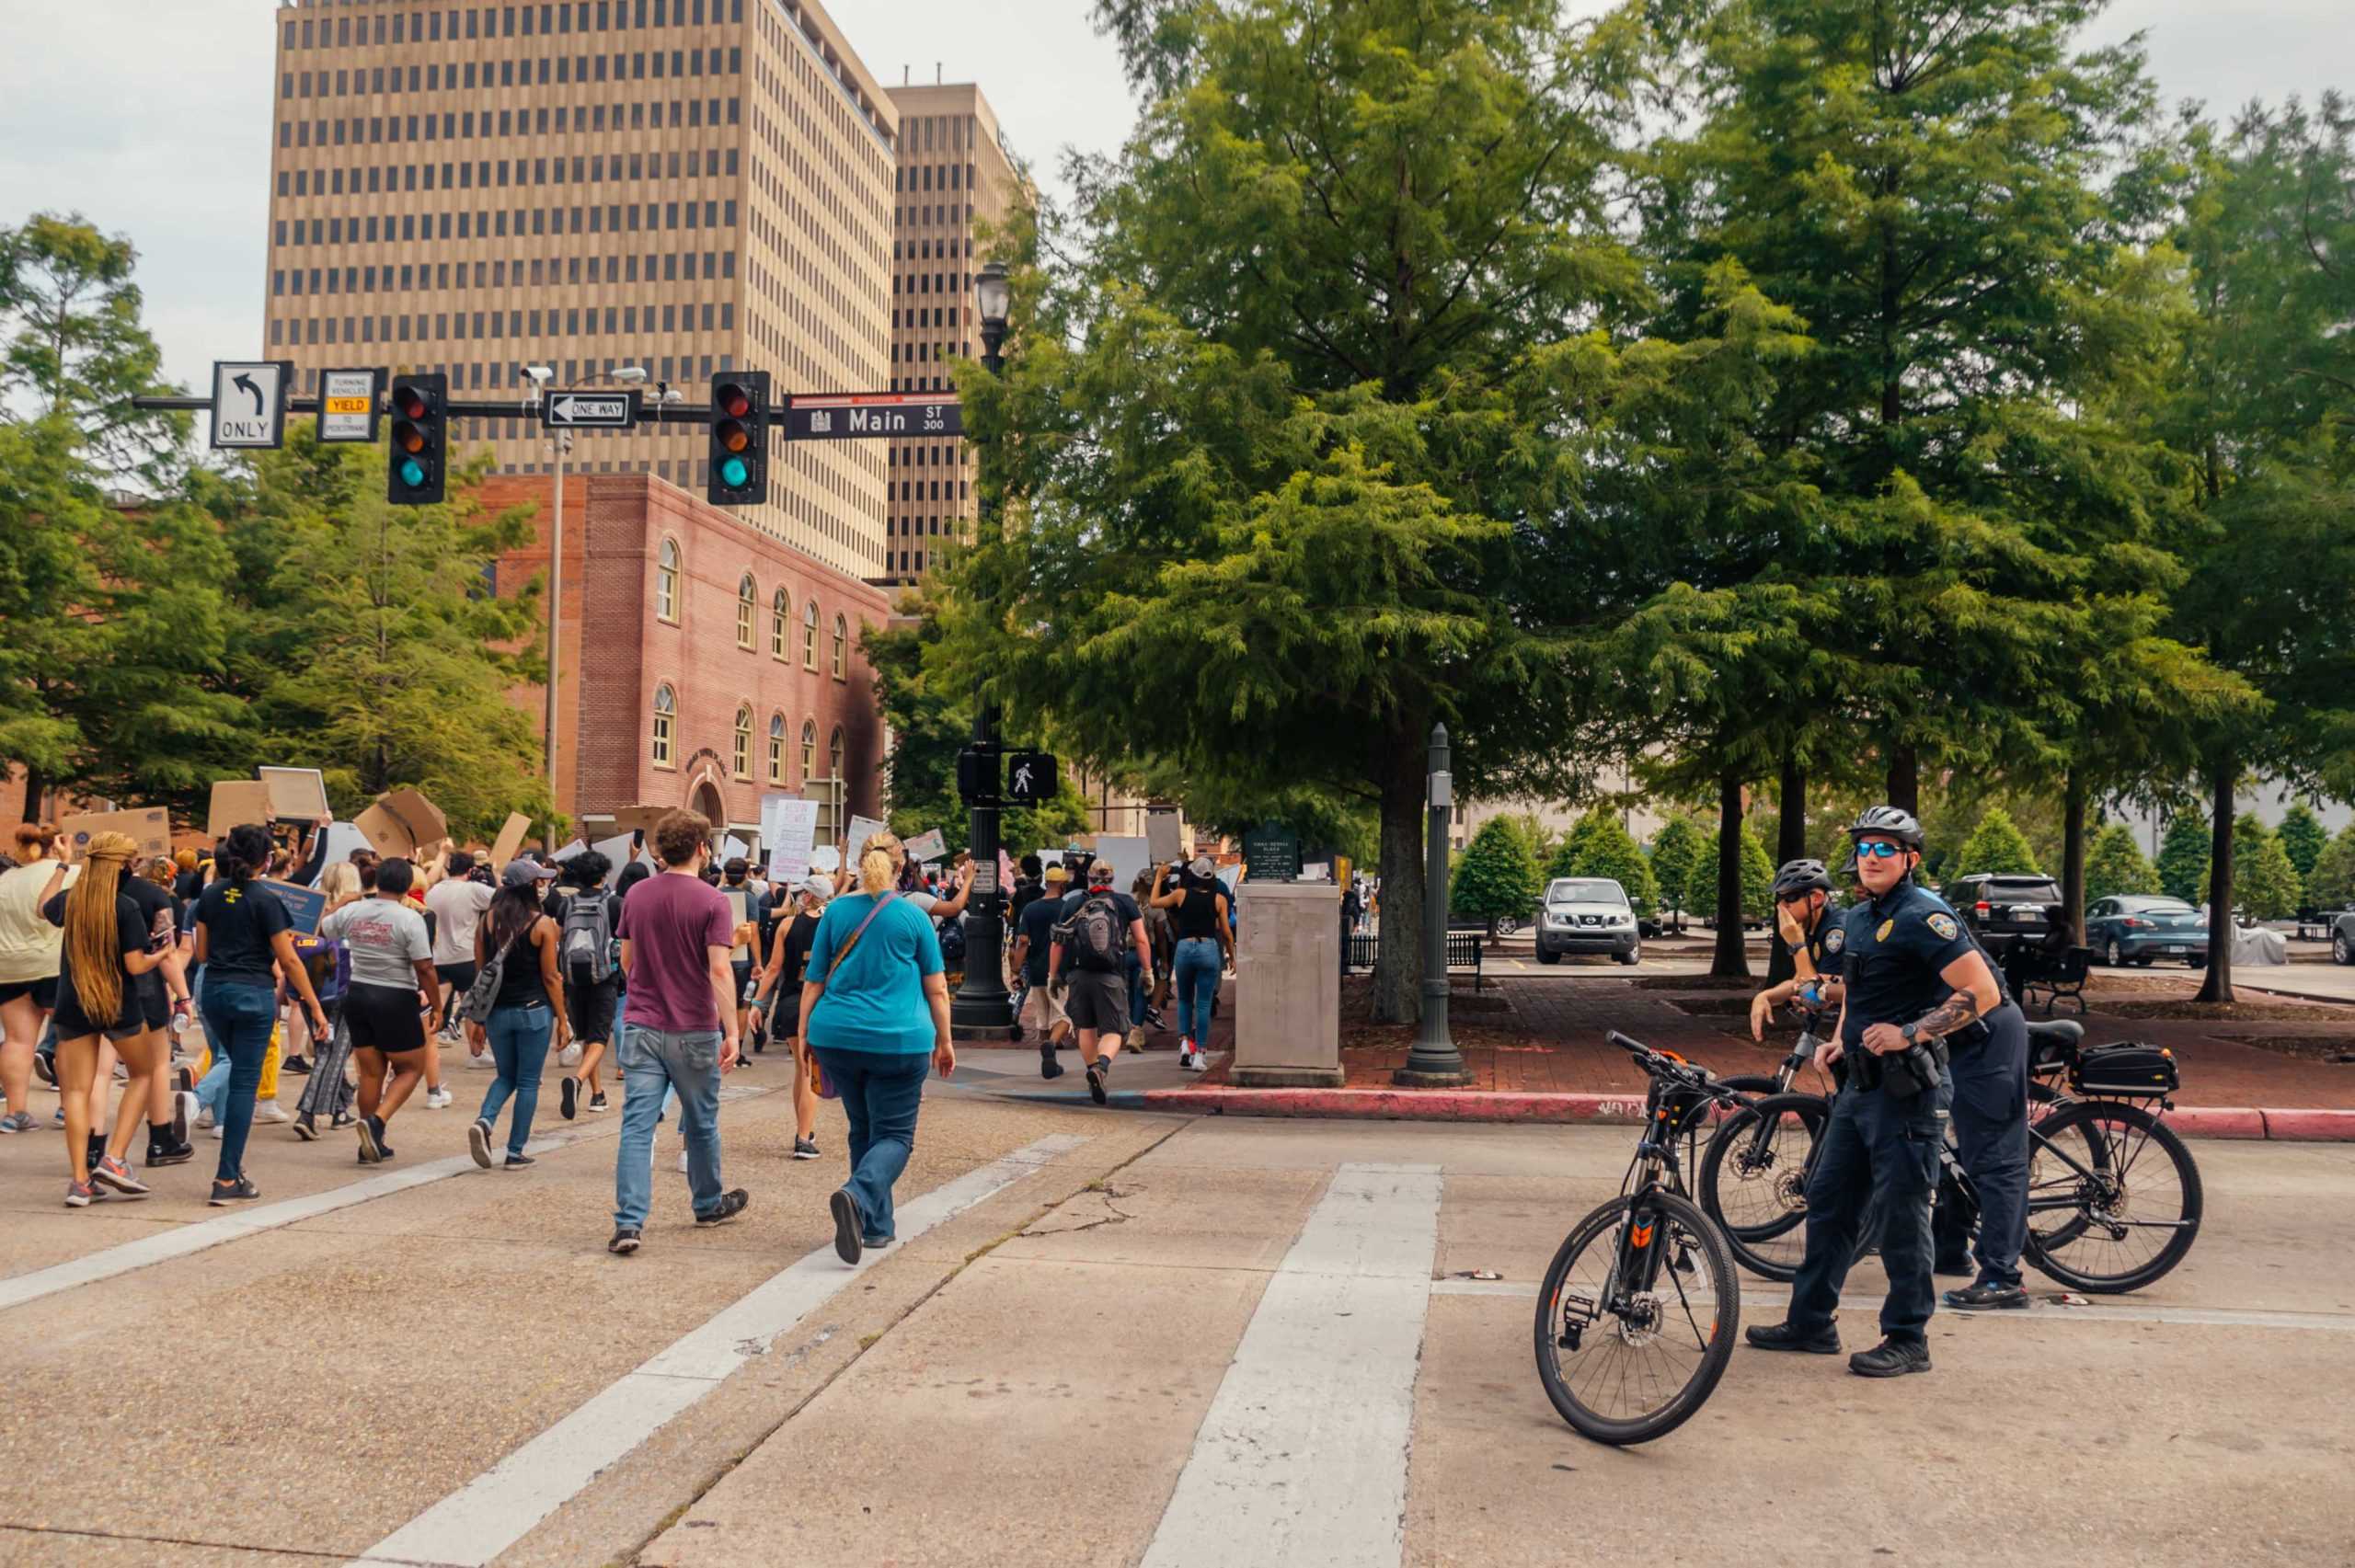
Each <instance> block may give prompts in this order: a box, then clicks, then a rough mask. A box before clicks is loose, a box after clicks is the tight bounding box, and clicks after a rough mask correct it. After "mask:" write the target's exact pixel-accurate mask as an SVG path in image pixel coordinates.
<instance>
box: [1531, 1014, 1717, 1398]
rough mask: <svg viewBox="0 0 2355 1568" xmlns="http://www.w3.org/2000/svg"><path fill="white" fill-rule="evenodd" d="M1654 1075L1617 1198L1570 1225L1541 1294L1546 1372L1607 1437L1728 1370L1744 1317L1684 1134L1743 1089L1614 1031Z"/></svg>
mask: <svg viewBox="0 0 2355 1568" xmlns="http://www.w3.org/2000/svg"><path fill="white" fill-rule="evenodd" d="M1609 1039H1610V1041H1611V1043H1612V1044H1613V1045H1614V1046H1617V1047H1620V1048H1621V1049H1622V1050H1625V1051H1626V1052H1628V1053H1629V1054H1630V1055H1632V1056H1633V1057H1634V1058H1635V1059H1636V1063H1637V1066H1639V1067H1641V1068H1642V1069H1643V1070H1644V1073H1645V1075H1646V1076H1647V1077H1648V1078H1649V1079H1650V1080H1651V1087H1650V1090H1649V1092H1648V1093H1647V1095H1646V1097H1645V1101H1644V1129H1643V1136H1642V1139H1641V1140H1640V1141H1639V1142H1638V1143H1637V1146H1636V1157H1635V1159H1634V1160H1633V1161H1632V1162H1630V1163H1629V1165H1628V1167H1627V1174H1626V1178H1625V1179H1624V1180H1623V1181H1622V1182H1621V1183H1620V1186H1619V1196H1617V1197H1615V1198H1613V1199H1612V1200H1611V1201H1610V1202H1608V1203H1606V1204H1604V1205H1603V1207H1600V1208H1597V1209H1596V1210H1595V1211H1594V1212H1593V1213H1591V1214H1590V1215H1588V1216H1587V1217H1586V1218H1585V1219H1581V1220H1580V1221H1579V1223H1578V1225H1577V1226H1576V1227H1575V1228H1574V1229H1572V1230H1571V1231H1570V1233H1569V1236H1568V1239H1566V1240H1565V1241H1564V1242H1562V1245H1561V1249H1560V1250H1559V1251H1558V1252H1557V1253H1555V1254H1554V1261H1553V1263H1552V1264H1551V1265H1549V1266H1548V1267H1547V1268H1546V1270H1545V1285H1544V1287H1543V1288H1541V1289H1540V1290H1539V1292H1538V1296H1537V1324H1536V1349H1537V1376H1538V1379H1539V1380H1540V1381H1542V1382H1543V1383H1544V1384H1545V1397H1546V1398H1547V1399H1549V1400H1552V1401H1553V1402H1554V1408H1555V1409H1556V1410H1557V1411H1558V1412H1560V1413H1561V1417H1562V1419H1563V1420H1564V1421H1567V1422H1568V1423H1569V1424H1570V1425H1571V1426H1572V1427H1573V1428H1575V1429H1576V1430H1577V1431H1578V1432H1580V1434H1581V1435H1583V1436H1588V1437H1591V1438H1593V1439H1594V1440H1595V1441H1596V1442H1598V1443H1612V1444H1627V1443H1646V1442H1649V1441H1650V1440H1651V1439H1653V1438H1655V1437H1659V1436H1664V1435H1666V1434H1667V1433H1669V1432H1671V1431H1674V1430H1675V1429H1676V1428H1677V1427H1678V1426H1680V1425H1683V1423H1684V1422H1685V1421H1686V1420H1688V1419H1689V1418H1690V1417H1691V1416H1692V1414H1693V1413H1694V1411H1696V1410H1698V1409H1700V1408H1701V1405H1702V1402H1704V1401H1706V1399H1707V1398H1708V1397H1709V1392H1710V1391H1711V1390H1713V1389H1715V1388H1716V1387H1717V1379H1719V1378H1721V1377H1723V1376H1724V1375H1725V1369H1726V1361H1727V1359H1728V1358H1729V1356H1732V1354H1733V1345H1734V1339H1735V1336H1736V1335H1737V1334H1738V1333H1740V1328H1741V1287H1740V1276H1739V1275H1737V1274H1736V1273H1735V1271H1734V1261H1733V1253H1732V1252H1731V1250H1730V1249H1729V1248H1728V1247H1727V1245H1726V1240H1725V1237H1724V1236H1723V1234H1721V1233H1720V1232H1719V1230H1718V1229H1717V1225H1716V1223H1715V1222H1713V1221H1712V1220H1711V1219H1709V1218H1708V1217H1707V1216H1706V1215H1705V1214H1703V1213H1702V1212H1701V1210H1700V1208H1699V1207H1698V1206H1696V1205H1695V1204H1694V1202H1693V1200H1692V1199H1691V1198H1690V1197H1688V1196H1686V1195H1685V1190H1684V1177H1683V1162H1681V1161H1680V1160H1679V1159H1678V1156H1677V1145H1678V1144H1679V1143H1680V1142H1689V1140H1690V1139H1691V1138H1692V1137H1693V1136H1694V1129H1696V1128H1697V1127H1699V1126H1701V1125H1702V1123H1704V1122H1706V1119H1707V1118H1708V1116H1709V1115H1710V1113H1711V1111H1712V1109H1713V1108H1714V1107H1716V1106H1718V1105H1739V1104H1746V1103H1747V1102H1746V1101H1745V1100H1744V1099H1743V1097H1742V1096H1741V1095H1740V1094H1739V1093H1736V1092H1735V1091H1733V1090H1730V1089H1729V1088H1727V1087H1726V1086H1725V1085H1724V1084H1722V1083H1720V1082H1717V1081H1716V1080H1715V1079H1712V1078H1711V1077H1710V1076H1709V1074H1708V1073H1707V1072H1706V1070H1703V1069H1701V1068H1697V1067H1694V1066H1693V1065H1692V1064H1691V1063H1689V1062H1687V1061H1685V1060H1684V1059H1683V1058H1682V1057H1679V1056H1676V1055H1674V1054H1673V1053H1671V1052H1667V1051H1656V1050H1653V1049H1652V1048H1651V1047H1648V1046H1645V1045H1643V1044H1641V1043H1639V1042H1637V1041H1635V1040H1631V1039H1629V1038H1627V1036H1625V1035H1621V1034H1617V1033H1614V1034H1612V1035H1611V1036H1609Z"/></svg>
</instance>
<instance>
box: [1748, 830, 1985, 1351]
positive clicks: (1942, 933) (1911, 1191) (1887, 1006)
mask: <svg viewBox="0 0 2355 1568" xmlns="http://www.w3.org/2000/svg"><path fill="white" fill-rule="evenodd" d="M1848 834H1849V837H1850V839H1851V840H1852V841H1854V842H1855V849H1856V856H1857V877H1858V880H1859V882H1860V883H1861V884H1862V886H1863V887H1864V889H1865V892H1866V895H1867V897H1866V898H1865V899H1864V901H1862V902H1860V903H1858V904H1857V905H1856V906H1855V908H1854V909H1852V910H1848V911H1847V913H1846V915H1845V916H1844V918H1843V920H1842V922H1841V935H1842V941H1841V955H1840V958H1841V965H1842V976H1843V979H1844V982H1845V984H1846V987H1847V992H1846V995H1845V997H1844V999H1843V1001H1842V1002H1841V1008H1840V1024H1839V1028H1838V1030H1837V1031H1836V1032H1835V1036H1834V1038H1833V1039H1832V1042H1831V1043H1829V1044H1827V1045H1826V1046H1825V1047H1823V1062H1824V1065H1825V1066H1827V1067H1828V1066H1830V1065H1831V1064H1832V1062H1834V1061H1837V1060H1840V1059H1842V1058H1843V1057H1845V1058H1846V1059H1848V1061H1849V1064H1850V1066H1849V1071H1848V1075H1847V1081H1846V1082H1845V1083H1844V1085H1843V1086H1842V1088H1841V1090H1840V1092H1839V1093H1838V1094H1836V1095H1835V1096H1834V1097H1833V1099H1832V1116H1831V1120H1830V1122H1829V1123H1828V1124H1827V1125H1826V1127H1825V1128H1824V1131H1823V1140H1822V1146H1821V1148H1820V1149H1819V1150H1817V1154H1816V1162H1815V1170H1814V1173H1813V1174H1812V1175H1810V1176H1809V1180H1808V1191H1807V1197H1808V1225H1807V1256H1806V1259H1805V1261H1804V1262H1802V1263H1801V1264H1800V1265H1799V1272H1798V1278H1797V1279H1796V1280H1795V1281H1793V1285H1792V1291H1791V1305H1790V1310H1789V1313H1788V1315H1787V1316H1786V1319H1785V1321H1783V1322H1779V1323H1775V1324H1772V1325H1768V1326H1764V1327H1758V1328H1752V1329H1751V1330H1750V1331H1749V1339H1750V1343H1751V1344H1752V1345H1757V1346H1759V1347H1761V1348H1762V1349H1767V1350H1798V1351H1809V1352H1813V1353H1814V1354H1817V1355H1824V1356H1829V1355H1833V1354H1836V1353H1837V1352H1838V1351H1839V1349H1840V1333H1839V1328H1838V1326H1837V1324H1836V1322H1835V1321H1834V1313H1835V1312H1836V1311H1837V1310H1838V1309H1839V1305H1840V1288H1841V1286H1842V1284H1843V1283H1844V1281H1845V1280H1846V1277H1847V1273H1848V1265H1849V1262H1850V1260H1851V1259H1852V1258H1854V1257H1855V1251H1856V1242H1857V1239H1858V1238H1859V1236H1860V1235H1861V1234H1862V1232H1863V1230H1864V1225H1865V1217H1866V1214H1867V1209H1868V1207H1869V1206H1870V1204H1871V1200H1872V1198H1873V1196H1874V1195H1875V1192H1876V1189H1878V1194H1879V1196H1880V1197H1881V1200H1882V1207H1883V1208H1884V1210H1885V1211H1886V1220H1885V1222H1884V1227H1883V1230H1882V1232H1881V1264H1882V1266H1883V1267H1884V1268H1885V1269H1886V1270H1887V1272H1888V1275H1889V1296H1888V1299H1886V1300H1885V1301H1884V1302H1883V1303H1882V1304H1881V1312H1880V1328H1881V1341H1880V1343H1879V1344H1878V1345H1876V1346H1875V1347H1874V1348H1872V1349H1870V1350H1865V1351H1859V1352H1857V1353H1856V1354H1855V1355H1854V1356H1850V1357H1849V1358H1848V1368H1849V1370H1851V1371H1853V1372H1855V1373H1858V1374H1859V1375H1861V1376H1864V1377H1868V1378H1893V1377H1900V1376H1902V1375H1904V1374H1906V1373H1909V1372H1926V1371H1928V1370H1929V1369H1930V1348H1929V1340H1928V1328H1929V1322H1930V1314H1931V1312H1932V1310H1933V1309H1934V1296H1933V1290H1932V1286H1931V1279H1930V1194H1931V1191H1932V1188H1933V1186H1934V1185H1935V1184H1936V1180H1937V1173H1938V1162H1939V1152H1940V1150H1941V1149H1942V1148H1943V1146H1944V1144H1945V1139H1946V1121H1947V1109H1948V1106H1949V1104H1951V1102H1952V1095H1953V1086H1952V1080H1951V1079H1950V1078H1949V1077H1948V1076H1947V1070H1946V1065H1945V1058H1946V1056H1947V1053H1948V1052H1949V1050H1950V1049H1951V1047H1950V1046H1949V1045H1948V1043H1947V1042H1948V1040H1949V1038H1950V1037H1951V1036H1955V1035H1957V1034H1958V1033H1959V1032H1961V1031H1963V1030H1966V1029H1969V1028H1970V1027H1971V1026H1972V1025H1974V1024H1978V1023H1979V1021H1980V1020H1982V1018H1984V1017H1986V1016H1987V1015H1988V1014H1990V1013H1995V1012H1996V1011H1998V1010H1999V1009H2000V1008H2001V1007H2002V1006H2003V1004H2004V995H2003V990H2002V987H2001V985H2000V984H1999V983H1998V981H1997V980H1996V979H1995V975H1994V971H1993V969H1991V968H1990V967H1988V964H1987V960H1986V958H1985V957H1984V956H1983V955H1982V954H1981V953H1980V951H1979V949H1978V948H1977V947H1975V946H1973V945H1972V944H1971V942H1970V938H1969V937H1968V936H1967V935H1965V934H1964V933H1963V931H1962V926H1961V922H1960V921H1958V920H1956V919H1955V914H1954V911H1953V910H1950V909H1948V908H1947V906H1946V904H1945V903H1944V902H1942V901H1941V900H1940V899H1938V898H1936V896H1935V895H1933V894H1931V893H1929V892H1927V891H1925V890H1924V889H1923V888H1921V887H1918V886H1916V885H1915V884H1914V882H1913V870H1914V868H1915V867H1916V866H1917V865H1919V864H1921V858H1922V825H1921V824H1920V823H1919V822H1917V821H1915V820H1914V818H1913V816H1912V814H1911V813H1908V812H1905V811H1901V810H1899V809H1897V808H1896V807H1889V806H1876V807H1871V808H1869V809H1867V811H1866V812H1865V813H1864V814H1863V815H1862V816H1861V817H1859V818H1857V819H1856V820H1855V823H1854V824H1853V825H1852V826H1851V827H1850V828H1849V830H1848ZM2023 1049H2025V1037H2024V1036H2023ZM2025 1098H2026V1091H2025V1088H2023V1090H2022V1101H2023V1111H2022V1113H2021V1114H2022V1116H2023V1117H2024V1116H2025V1108H2024V1107H2025ZM2021 1132H2022V1136H2023V1138H2024V1137H2025V1134H2026V1123H2025V1120H2024V1119H2023V1121H2022V1124H2021ZM2024 1197H2025V1193H2024V1190H2023V1202H2022V1204H2021V1205H2019V1206H2016V1207H2013V1208H2012V1209H2011V1211H2010V1217H2009V1219H2006V1218H2005V1216H2004V1215H2003V1214H2002V1213H2000V1212H1997V1210H1998V1209H2000V1207H2002V1205H2001V1200H1998V1201H1997V1203H1996V1204H1995V1205H1993V1206H1991V1208H1990V1212H1989V1214H1988V1216H1987V1223H1986V1227H1985V1231H1986V1232H1987V1233H1992V1234H1994V1235H1998V1236H2000V1235H2003V1234H2005V1230H2006V1228H2008V1229H2010V1230H2017V1229H2019V1227H2020V1225H2021V1224H2022V1222H2023V1221H2024V1219H2025V1203H2024ZM2016 1250H2017V1249H2016V1243H2015V1244H2014V1253H2015V1255H2016Z"/></svg>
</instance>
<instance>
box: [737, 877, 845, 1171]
mask: <svg viewBox="0 0 2355 1568" xmlns="http://www.w3.org/2000/svg"><path fill="white" fill-rule="evenodd" d="M833 890H834V884H833V878H831V877H829V876H825V875H824V874H823V873H814V874H812V875H811V876H810V878H809V879H808V880H807V881H805V882H803V883H802V884H801V886H800V887H798V888H796V889H795V898H794V904H795V908H794V912H793V918H792V919H790V920H781V921H778V922H777V926H776V935H775V937H774V938H772V939H771V941H770V944H769V961H768V963H767V964H766V965H765V966H764V967H762V970H761V982H760V989H759V990H757V991H756V992H755V993H754V995H753V998H752V1005H753V1006H754V1007H755V1008H757V1007H759V1006H760V1005H761V1003H762V1002H763V1001H766V1000H768V999H770V998H772V997H774V999H775V1001H774V1002H773V1004H772V1006H771V1009H770V1013H769V1038H771V1039H773V1040H783V1041H784V1042H785V1046H786V1049H787V1050H788V1051H789V1052H791V1053H792V1056H793V1157H794V1158H795V1159H796V1160H815V1159H816V1158H818V1090H817V1086H816V1085H815V1084H814V1083H812V1082H810V1045H809V1042H808V1041H806V1040H804V1039H803V1038H802V1037H801V979H802V971H803V970H804V969H806V968H807V967H809V964H810V943H811V942H813V941H815V940H816V938H817V935H818V920H819V917H820V916H821V915H822V914H823V913H824V912H825V909H826V900H827V899H828V898H831V897H833Z"/></svg>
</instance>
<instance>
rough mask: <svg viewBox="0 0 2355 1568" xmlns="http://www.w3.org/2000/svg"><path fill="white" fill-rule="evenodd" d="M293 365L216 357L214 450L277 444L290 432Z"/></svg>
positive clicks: (214, 377)
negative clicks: (289, 389)
mask: <svg viewBox="0 0 2355 1568" xmlns="http://www.w3.org/2000/svg"><path fill="white" fill-rule="evenodd" d="M291 380H293V366H292V365H290V364H289V363H288V362H287V361H284V360H255V361H236V360H216V361H213V431H212V434H213V451H215V452H223V451H233V450H237V449H251V448H258V447H274V446H278V445H280V444H281V442H282V441H284V439H285V434H286V385H287V383H288V382H290V381H291Z"/></svg>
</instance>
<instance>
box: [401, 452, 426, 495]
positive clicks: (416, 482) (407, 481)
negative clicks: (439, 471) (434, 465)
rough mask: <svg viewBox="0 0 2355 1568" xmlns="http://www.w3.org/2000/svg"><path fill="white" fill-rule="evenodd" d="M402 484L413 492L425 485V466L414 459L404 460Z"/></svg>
mask: <svg viewBox="0 0 2355 1568" xmlns="http://www.w3.org/2000/svg"><path fill="white" fill-rule="evenodd" d="M401 483H402V484H404V485H406V486H408V487H409V488H410V489H412V490H414V489H416V488H417V487H418V486H420V485H422V484H424V483H425V465H424V464H421V463H419V462H418V460H417V459H415V458H413V457H410V458H404V459H402V461H401Z"/></svg>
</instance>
